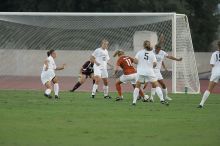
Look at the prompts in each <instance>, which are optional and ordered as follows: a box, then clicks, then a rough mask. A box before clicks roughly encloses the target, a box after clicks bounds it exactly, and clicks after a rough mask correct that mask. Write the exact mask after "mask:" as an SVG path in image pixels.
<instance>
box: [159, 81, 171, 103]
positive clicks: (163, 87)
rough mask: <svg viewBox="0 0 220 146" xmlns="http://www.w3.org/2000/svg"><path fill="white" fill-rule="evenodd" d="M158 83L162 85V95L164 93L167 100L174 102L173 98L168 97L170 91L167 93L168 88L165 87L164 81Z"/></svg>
mask: <svg viewBox="0 0 220 146" xmlns="http://www.w3.org/2000/svg"><path fill="white" fill-rule="evenodd" d="M158 83H159V84H160V85H161V87H162V93H163V97H164V99H165V100H172V98H170V97H168V91H167V87H166V85H165V83H164V82H163V79H161V80H158Z"/></svg>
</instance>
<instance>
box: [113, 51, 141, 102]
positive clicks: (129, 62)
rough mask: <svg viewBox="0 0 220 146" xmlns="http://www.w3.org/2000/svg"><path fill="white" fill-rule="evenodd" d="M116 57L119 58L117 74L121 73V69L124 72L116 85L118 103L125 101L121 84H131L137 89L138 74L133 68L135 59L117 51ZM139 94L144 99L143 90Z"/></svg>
mask: <svg viewBox="0 0 220 146" xmlns="http://www.w3.org/2000/svg"><path fill="white" fill-rule="evenodd" d="M116 56H118V60H117V63H116V67H115V74H117V72H119V70H120V68H121V69H122V70H123V73H124V74H123V75H121V76H120V77H119V78H118V79H117V80H116V84H115V86H116V89H117V91H118V97H116V101H119V100H122V99H123V95H122V92H121V84H122V83H127V82H130V83H131V84H132V85H133V87H135V83H136V75H137V74H136V73H137V72H136V69H135V68H134V66H133V61H134V59H133V58H131V57H129V56H127V55H125V52H124V51H122V50H117V51H116V52H115V54H114V57H116ZM139 94H140V97H141V98H143V99H144V93H143V90H140V93H139Z"/></svg>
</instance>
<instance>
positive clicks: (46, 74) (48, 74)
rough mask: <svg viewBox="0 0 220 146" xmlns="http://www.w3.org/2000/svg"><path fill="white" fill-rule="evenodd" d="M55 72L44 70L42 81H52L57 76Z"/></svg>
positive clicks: (43, 82)
mask: <svg viewBox="0 0 220 146" xmlns="http://www.w3.org/2000/svg"><path fill="white" fill-rule="evenodd" d="M55 76H56V75H55V72H54V71H53V70H47V71H42V73H41V82H42V84H44V85H45V83H46V82H48V81H49V82H50V81H51V80H52V79H53V78H54V77H55Z"/></svg>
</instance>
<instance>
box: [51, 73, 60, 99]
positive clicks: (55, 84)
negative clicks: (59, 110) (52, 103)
mask: <svg viewBox="0 0 220 146" xmlns="http://www.w3.org/2000/svg"><path fill="white" fill-rule="evenodd" d="M52 81H53V83H54V85H53V86H54V94H55V99H58V98H59V84H58V78H57V77H56V76H55V77H54V78H53V79H52Z"/></svg>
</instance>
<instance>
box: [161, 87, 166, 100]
mask: <svg viewBox="0 0 220 146" xmlns="http://www.w3.org/2000/svg"><path fill="white" fill-rule="evenodd" d="M162 92H163V98H164V99H166V98H167V88H165V89H162Z"/></svg>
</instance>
